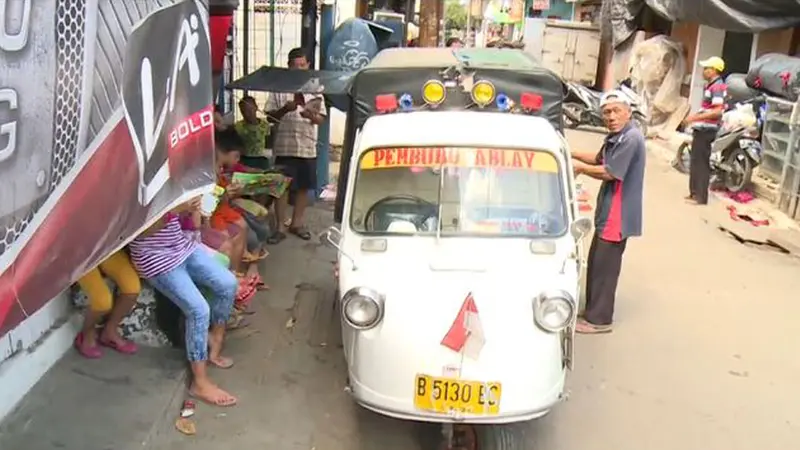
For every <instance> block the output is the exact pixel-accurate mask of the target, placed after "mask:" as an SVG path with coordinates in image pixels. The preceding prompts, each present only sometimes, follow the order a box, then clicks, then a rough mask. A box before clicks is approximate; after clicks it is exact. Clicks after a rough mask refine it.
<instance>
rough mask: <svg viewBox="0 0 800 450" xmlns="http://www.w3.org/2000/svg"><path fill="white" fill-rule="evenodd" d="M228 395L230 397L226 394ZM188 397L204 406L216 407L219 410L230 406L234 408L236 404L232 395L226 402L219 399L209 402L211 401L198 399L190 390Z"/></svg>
mask: <svg viewBox="0 0 800 450" xmlns="http://www.w3.org/2000/svg"><path fill="white" fill-rule="evenodd" d="M228 395H230V394H228ZM189 397H192V398H193V399H195V400H198V401H201V402H203V403H205V404H206V405H211V406H218V407H220V408H230V407H231V406H236V404H237V403H238V401H237V400H236V399H235V398H234V397H233V396H232V395H230V398H229V399H228V401H227V402H226V401H223V400H221V399H217V401H211V400H208V399H205V398H203V397H200V396H199V395H197V394H196V393H195V392H194V391H192V390H191V389H190V390H189Z"/></svg>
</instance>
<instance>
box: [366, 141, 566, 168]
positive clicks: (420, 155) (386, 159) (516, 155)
mask: <svg viewBox="0 0 800 450" xmlns="http://www.w3.org/2000/svg"><path fill="white" fill-rule="evenodd" d="M440 166H445V167H464V168H472V167H475V168H502V169H523V170H532V171H536V172H550V173H556V172H558V163H557V162H556V159H555V157H554V156H553V155H552V154H550V153H547V152H542V151H533V150H514V149H496V148H491V149H490V148H456V147H431V148H420V147H413V148H386V149H372V150H369V151H367V152H366V153H364V156H363V157H362V158H361V165H360V167H361V169H362V170H372V169H389V168H395V167H430V168H435V167H440Z"/></svg>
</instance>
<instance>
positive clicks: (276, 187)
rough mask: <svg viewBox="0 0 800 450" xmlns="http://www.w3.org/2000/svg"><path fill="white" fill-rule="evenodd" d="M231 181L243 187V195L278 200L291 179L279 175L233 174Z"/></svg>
mask: <svg viewBox="0 0 800 450" xmlns="http://www.w3.org/2000/svg"><path fill="white" fill-rule="evenodd" d="M231 181H232V182H233V183H237V184H240V185H242V186H243V188H242V194H244V195H258V194H267V195H270V196H272V197H275V198H280V197H281V196H283V194H284V193H285V192H286V189H288V188H289V184H290V183H291V181H292V179H291V178H289V177H287V176H286V175H283V174H281V173H247V172H234V173H233V177H232V179H231Z"/></svg>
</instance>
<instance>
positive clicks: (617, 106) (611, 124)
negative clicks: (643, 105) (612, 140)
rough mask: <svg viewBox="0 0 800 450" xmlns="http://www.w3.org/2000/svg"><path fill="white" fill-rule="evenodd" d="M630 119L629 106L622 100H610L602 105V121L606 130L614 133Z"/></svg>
mask: <svg viewBox="0 0 800 450" xmlns="http://www.w3.org/2000/svg"><path fill="white" fill-rule="evenodd" d="M630 120H631V107H630V106H628V105H627V104H625V103H623V102H611V103H609V104H607V105H606V106H604V107H603V121H604V122H605V124H606V128H608V131H610V132H612V133H616V132H618V131H620V130H621V129H622V128H624V127H625V125H627V124H628V121H630Z"/></svg>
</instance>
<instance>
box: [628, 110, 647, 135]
mask: <svg viewBox="0 0 800 450" xmlns="http://www.w3.org/2000/svg"><path fill="white" fill-rule="evenodd" d="M631 120H633V123H634V124H635V125H636V126H637V127H639V131H641V132H642V134H643V135H644V137H647V119H645V118H644V116H642V115H641V114H634V115H633V117H632V119H631Z"/></svg>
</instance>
